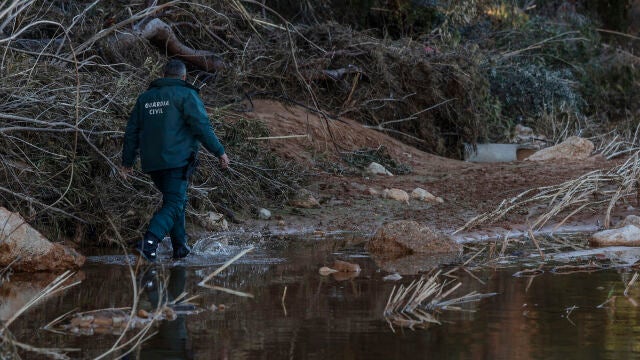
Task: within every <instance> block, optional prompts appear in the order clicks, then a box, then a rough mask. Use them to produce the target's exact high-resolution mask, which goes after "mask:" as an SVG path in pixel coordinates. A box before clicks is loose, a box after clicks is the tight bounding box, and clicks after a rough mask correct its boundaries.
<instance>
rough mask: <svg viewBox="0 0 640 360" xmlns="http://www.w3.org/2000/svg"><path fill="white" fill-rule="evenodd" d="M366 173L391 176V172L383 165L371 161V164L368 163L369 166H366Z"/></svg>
mask: <svg viewBox="0 0 640 360" xmlns="http://www.w3.org/2000/svg"><path fill="white" fill-rule="evenodd" d="M367 173H368V174H371V175H387V176H393V174H392V173H390V172H389V170H387V169H385V167H384V166H382V165H380V164H378V163H377V162H372V163H371V164H369V166H367Z"/></svg>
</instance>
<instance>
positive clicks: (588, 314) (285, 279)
mask: <svg viewBox="0 0 640 360" xmlns="http://www.w3.org/2000/svg"><path fill="white" fill-rule="evenodd" d="M239 250H240V249H239V248H236V249H230V250H229V251H228V254H220V256H218V257H210V258H208V262H209V264H208V265H206V266H194V264H191V263H188V264H187V265H188V266H186V267H183V266H166V267H162V266H158V267H157V268H156V270H157V271H158V272H160V273H163V274H166V275H170V280H169V284H168V285H169V292H170V293H173V294H174V295H175V294H176V293H179V292H180V290H182V288H183V286H184V290H185V291H187V292H188V293H189V294H190V295H200V297H199V298H198V299H196V300H194V303H197V304H199V305H200V307H202V308H203V309H204V311H202V312H200V313H197V314H192V315H181V316H179V318H178V319H177V320H175V321H172V322H163V323H161V324H160V325H159V326H157V327H156V328H155V330H156V331H158V333H157V334H156V335H155V336H154V337H153V338H151V339H150V340H148V341H147V342H145V343H144V344H143V345H142V346H141V347H140V348H139V349H138V350H137V351H135V352H134V353H132V354H131V355H130V357H129V358H131V359H323V360H324V359H635V358H640V342H639V341H638V340H640V311H639V307H637V306H636V304H635V303H634V299H636V298H637V299H638V302H640V289H638V288H636V287H633V288H631V289H630V291H629V292H628V298H627V297H624V296H623V292H624V289H625V285H624V282H623V280H624V281H629V279H631V276H632V275H633V272H629V271H627V270H603V271H599V272H593V273H576V274H569V275H555V274H552V273H550V272H545V273H544V274H541V275H539V276H537V277H535V278H518V277H513V276H512V275H513V274H514V273H515V272H517V271H518V270H521V269H522V267H523V265H513V266H508V267H506V268H502V269H491V268H489V269H483V270H480V271H476V272H475V273H474V274H475V275H476V276H477V277H479V279H480V280H481V281H483V282H485V284H482V283H481V282H479V281H478V280H475V279H473V278H472V277H471V276H469V275H467V274H466V273H464V272H463V271H458V272H456V273H455V275H457V276H458V278H459V280H460V281H461V282H462V283H463V286H462V287H461V288H460V289H459V290H458V291H457V292H456V294H457V295H459V296H461V295H464V294H466V293H468V292H470V291H479V292H483V293H487V292H496V293H498V295H496V296H494V297H491V298H487V299H484V300H482V301H480V302H479V303H477V304H475V305H472V306H467V307H466V308H467V310H475V311H474V312H469V311H465V312H456V311H444V312H442V313H441V314H440V315H439V317H438V319H439V320H440V321H441V322H442V324H441V325H432V326H430V327H429V328H427V329H416V330H415V331H412V330H410V329H400V328H395V333H394V332H393V331H392V330H391V328H390V326H389V324H387V322H385V321H384V319H383V316H382V313H383V309H384V306H385V304H386V302H387V298H388V296H389V293H390V292H391V289H392V287H393V286H394V285H396V284H400V283H402V284H408V283H409V282H410V281H411V280H412V279H414V278H415V277H412V276H408V277H407V276H405V277H404V278H403V279H402V280H400V281H398V282H388V281H383V280H382V278H383V277H384V276H385V275H387V273H385V272H382V271H379V270H378V266H377V265H376V263H375V262H374V261H373V259H371V258H370V257H368V256H367V254H366V253H365V252H364V251H363V250H362V248H361V247H358V246H351V245H349V240H339V241H329V240H326V241H319V240H304V239H301V240H296V243H295V245H293V246H291V244H287V245H286V246H285V245H283V246H280V249H279V250H278V249H276V250H260V249H258V250H256V251H254V252H253V253H250V254H249V255H247V256H246V257H245V258H243V259H242V260H241V261H238V262H237V263H235V264H234V265H232V266H231V267H229V268H228V269H227V270H225V271H223V272H222V273H221V274H220V275H219V276H217V277H216V279H215V280H214V283H215V284H216V285H220V286H224V287H227V288H231V289H235V290H238V291H243V292H248V293H251V294H253V296H254V298H242V297H238V296H235V295H231V294H226V293H224V292H220V291H214V290H210V289H205V288H202V287H199V286H197V283H198V282H199V281H200V280H201V279H202V278H203V277H204V276H206V275H207V274H209V273H210V272H212V271H213V270H215V269H216V268H217V267H218V266H219V265H220V264H221V263H223V262H224V261H225V260H226V259H228V258H229V257H231V256H232V255H233V254H234V253H237V252H238V251H239ZM335 258H342V259H346V260H348V261H351V262H357V263H358V264H360V266H361V267H362V273H361V274H360V275H359V276H358V277H355V278H352V279H336V278H335V277H333V276H329V277H323V276H320V275H319V274H318V269H319V268H320V267H321V266H323V265H330V264H331V263H332V262H333V259H335ZM91 260H92V261H91V262H90V263H89V264H88V265H87V266H86V267H85V268H84V269H83V270H82V271H81V272H80V273H79V275H78V276H79V277H80V278H81V279H82V284H81V285H79V286H76V287H75V288H72V289H70V290H67V291H66V292H64V293H63V294H60V295H57V296H54V297H52V298H50V299H49V300H46V301H45V302H43V303H40V304H39V305H37V306H35V307H34V308H32V309H31V310H29V311H28V312H27V313H25V314H24V315H23V316H22V317H21V318H20V320H18V322H16V323H14V324H13V325H11V330H12V332H13V334H14V336H15V337H16V338H17V339H18V340H20V341H23V342H27V343H30V344H32V345H36V346H43V347H77V348H80V349H82V350H81V352H79V353H70V356H71V357H72V358H92V357H93V356H95V355H97V354H100V353H101V352H103V351H105V350H106V349H108V348H109V347H110V346H111V344H112V343H113V341H114V340H115V337H114V336H111V335H108V336H107V335H94V336H74V335H68V334H55V333H51V332H49V331H45V330H41V329H40V328H41V327H42V326H43V325H45V324H46V323H48V322H49V321H51V320H53V319H54V318H56V317H57V316H59V315H61V314H63V313H65V312H67V311H70V310H73V309H78V310H79V311H88V310H94V309H100V308H108V307H122V306H129V305H130V304H131V298H132V290H131V280H130V277H129V272H128V268H127V267H126V266H123V265H122V262H123V261H122V258H120V259H119V258H118V257H117V256H116V257H109V256H98V257H93V258H91ZM45 280H46V279H40V280H34V279H33V278H30V279H20V278H19V277H14V278H12V281H11V282H9V283H6V284H5V285H4V286H3V287H2V288H0V296H1V297H0V299H2V303H1V304H0V314H1V315H3V316H6V315H4V314H5V313H7V312H10V311H11V306H12V304H13V303H14V302H16V301H17V300H16V299H15V298H19V297H20V296H25V297H28V296H29V292H28V291H27V290H29V289H30V290H29V291H31V292H32V293H33V292H36V291H37V290H38V289H39V287H42V286H44V285H46V283H47V281H45ZM145 281H146V280H145ZM12 283H13V285H12V286H14V287H13V288H12V287H10V286H9V285H10V284H12ZM42 284H44V285H42ZM285 287H286V289H287V291H286V296H285V298H284V302H283V301H282V298H283V292H284V289H285ZM25 289H27V290H25ZM610 296H616V299H615V300H613V301H611V302H610V303H609V304H608V306H606V307H602V308H598V305H599V304H601V303H603V302H605V300H607V299H608V298H609V297H610ZM150 297H151V298H150ZM153 297H154V294H153V292H151V294H149V293H147V294H143V295H142V297H141V304H142V305H141V306H142V307H147V308H149V307H150V306H151V304H152V302H153V301H154V299H153ZM213 304H216V305H219V304H224V305H225V309H224V311H220V310H218V311H212V310H211V309H210V308H211V305H213ZM568 314H569V316H567V315H568ZM23 358H27V359H28V358H30V357H29V355H28V354H27V356H26V357H23Z"/></svg>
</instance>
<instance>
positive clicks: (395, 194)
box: [382, 189, 409, 204]
mask: <svg viewBox="0 0 640 360" xmlns="http://www.w3.org/2000/svg"><path fill="white" fill-rule="evenodd" d="M382 197H383V198H385V199H392V200H395V201H400V202H404V203H407V204H409V194H407V192H406V191H404V190H400V189H384V191H382Z"/></svg>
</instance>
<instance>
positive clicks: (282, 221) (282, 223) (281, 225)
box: [278, 220, 287, 227]
mask: <svg viewBox="0 0 640 360" xmlns="http://www.w3.org/2000/svg"><path fill="white" fill-rule="evenodd" d="M285 225H287V223H285V222H284V220H278V226H280V227H284V226H285Z"/></svg>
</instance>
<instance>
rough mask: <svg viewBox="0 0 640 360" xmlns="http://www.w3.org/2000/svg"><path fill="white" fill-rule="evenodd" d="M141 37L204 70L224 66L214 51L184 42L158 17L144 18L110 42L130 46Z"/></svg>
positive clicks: (119, 45) (219, 68)
mask: <svg viewBox="0 0 640 360" xmlns="http://www.w3.org/2000/svg"><path fill="white" fill-rule="evenodd" d="M140 38H142V39H145V40H148V41H149V42H151V43H152V44H153V45H155V46H157V47H158V48H159V49H160V50H164V51H165V53H166V54H167V55H169V56H175V57H177V58H179V59H181V60H183V61H185V62H188V63H190V64H192V65H194V66H196V67H198V68H200V69H202V70H204V71H207V72H211V71H217V70H222V69H223V68H224V62H223V61H222V60H221V59H220V58H219V57H218V56H217V55H216V54H215V53H214V52H211V51H206V50H197V49H193V48H191V47H189V46H187V45H185V44H183V43H182V42H181V41H180V39H178V37H177V36H176V34H175V33H174V32H173V30H172V29H171V26H170V25H169V24H167V23H166V22H164V21H162V20H160V19H157V18H156V19H151V20H149V21H144V20H143V21H141V22H140V23H138V24H137V25H135V26H134V28H133V32H130V33H120V34H117V35H114V36H113V37H112V38H110V39H109V42H110V43H111V45H115V46H118V47H123V46H125V47H130V46H135V44H136V42H138V41H139V39H140Z"/></svg>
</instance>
